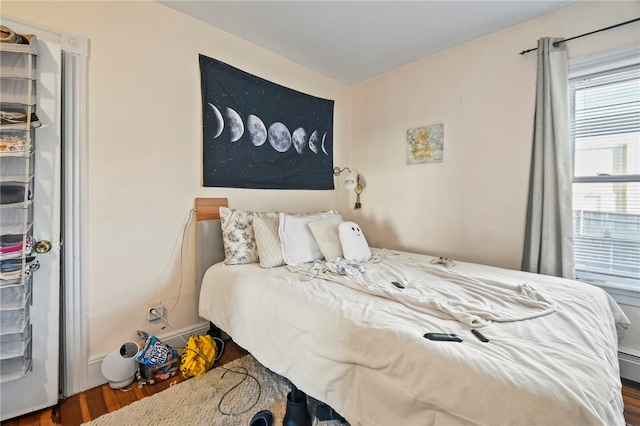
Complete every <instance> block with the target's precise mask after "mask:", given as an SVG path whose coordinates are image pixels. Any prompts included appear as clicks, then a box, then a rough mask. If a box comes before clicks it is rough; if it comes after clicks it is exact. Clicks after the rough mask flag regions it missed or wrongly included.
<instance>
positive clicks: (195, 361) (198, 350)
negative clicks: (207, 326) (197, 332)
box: [180, 334, 216, 379]
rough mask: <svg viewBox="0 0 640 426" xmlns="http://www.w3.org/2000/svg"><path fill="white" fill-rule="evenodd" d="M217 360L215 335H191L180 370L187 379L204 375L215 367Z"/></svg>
mask: <svg viewBox="0 0 640 426" xmlns="http://www.w3.org/2000/svg"><path fill="white" fill-rule="evenodd" d="M215 360H216V342H215V340H213V337H211V336H209V335H208V334H207V335H204V336H191V337H189V341H188V342H187V346H186V347H185V348H184V352H182V356H181V359H180V371H182V376H183V377H184V378H185V379H187V378H189V377H198V376H202V375H203V374H204V373H206V372H207V371H209V370H210V369H211V367H213V363H214V362H215Z"/></svg>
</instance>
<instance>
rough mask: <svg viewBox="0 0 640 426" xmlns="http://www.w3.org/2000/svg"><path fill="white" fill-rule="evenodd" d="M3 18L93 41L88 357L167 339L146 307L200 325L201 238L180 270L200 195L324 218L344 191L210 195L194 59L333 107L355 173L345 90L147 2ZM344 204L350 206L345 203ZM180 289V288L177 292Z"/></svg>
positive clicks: (29, 8)
mask: <svg viewBox="0 0 640 426" xmlns="http://www.w3.org/2000/svg"><path fill="white" fill-rule="evenodd" d="M2 13H3V14H7V15H10V16H14V17H17V18H20V19H23V20H27V21H30V22H34V23H36V24H40V25H44V26H47V27H50V28H54V29H58V30H61V31H64V32H70V33H75V34H80V35H85V36H87V37H88V38H89V39H90V59H89V111H88V114H89V165H88V170H89V182H88V188H89V193H88V194H86V195H87V197H88V203H89V248H88V249H89V253H88V258H89V281H88V282H87V283H83V284H85V285H86V286H87V289H88V291H89V334H90V355H96V354H100V353H103V352H107V351H111V350H113V349H114V348H116V347H117V346H118V345H120V344H121V342H123V341H127V340H131V339H133V338H135V333H136V330H137V329H143V330H146V331H149V332H151V333H154V334H156V335H158V336H161V335H163V334H167V333H171V332H172V330H171V329H170V328H165V329H163V328H162V326H163V324H162V323H161V322H158V323H157V324H156V323H153V324H150V323H148V322H147V320H146V306H147V303H149V302H152V301H156V300H159V301H161V302H162V303H163V304H164V305H165V307H167V308H168V309H170V308H171V307H172V306H173V305H174V304H175V303H176V300H177V297H178V294H180V299H179V301H178V304H177V306H176V308H175V310H173V311H172V312H171V314H170V315H169V319H170V321H171V324H172V326H173V327H175V328H176V329H182V328H187V327H190V326H193V325H195V324H197V323H199V322H201V320H200V319H199V318H198V315H197V306H196V294H195V283H194V279H193V274H194V273H195V272H194V271H195V255H194V236H195V235H194V228H195V227H193V226H192V227H190V228H189V232H188V237H189V240H188V241H187V248H188V249H186V250H184V252H183V266H182V270H180V244H181V241H180V239H179V234H180V232H181V230H182V226H183V222H184V221H185V218H186V217H187V213H188V211H189V209H191V208H192V207H193V204H194V199H195V198H196V197H227V198H229V204H230V206H231V207H236V208H249V209H260V210H289V211H296V212H300V211H317V210H327V209H331V208H336V207H338V201H340V200H339V198H338V194H337V191H273V190H239V189H224V188H204V187H202V186H201V175H202V171H201V169H202V167H201V162H202V148H201V146H202V142H201V141H202V135H201V128H202V118H201V117H202V115H201V108H200V102H201V98H200V74H199V65H198V54H200V53H201V54H204V55H207V56H210V57H212V58H216V59H219V60H221V61H224V62H226V63H229V64H231V65H233V66H235V67H237V68H240V69H242V70H245V71H247V72H250V73H252V74H255V75H258V76H260V77H263V78H265V79H268V80H271V81H273V82H276V83H279V84H282V85H284V86H287V87H290V88H292V89H295V90H299V91H302V92H305V93H308V94H311V95H314V96H318V97H321V98H326V99H333V100H335V111H334V141H335V143H334V149H335V154H334V162H335V163H336V164H340V165H346V164H348V137H349V114H350V113H349V88H348V87H347V86H344V85H343V84H340V83H337V82H335V81H333V80H331V79H328V78H326V77H324V76H322V75H320V74H317V73H315V72H312V71H310V70H308V69H306V68H304V67H301V66H300V65H298V64H295V63H293V62H290V61H288V60H285V59H283V58H282V57H279V56H277V55H275V54H273V53H270V52H268V51H266V50H264V49H261V48H258V47H256V46H255V45H252V44H249V43H247V42H244V41H243V40H241V39H239V38H236V37H234V36H231V35H230V34H228V33H225V32H223V31H220V30H218V29H216V28H213V27H211V26H208V25H205V24H204V23H202V22H200V21H198V20H196V19H193V18H189V17H187V16H185V15H182V14H181V13H178V12H176V11H174V10H172V9H169V8H167V7H165V6H163V5H161V4H158V3H156V2H150V1H128V2H102V1H91V2H57V1H45V2H21V1H17V2H11V1H4V0H3V2H2ZM341 204H343V205H346V198H345V199H344V201H342V202H341ZM180 285H182V287H180Z"/></svg>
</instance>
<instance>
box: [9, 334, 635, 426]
mask: <svg viewBox="0 0 640 426" xmlns="http://www.w3.org/2000/svg"><path fill="white" fill-rule="evenodd" d="M247 353H248V352H247V351H245V350H244V349H242V348H241V347H240V346H238V345H236V344H235V343H233V342H232V341H229V342H227V344H226V346H225V351H224V353H223V354H222V356H221V357H220V359H219V360H218V361H217V362H216V365H215V366H216V367H217V366H218V365H223V364H226V363H227V362H231V361H233V360H235V359H238V358H240V357H242V356H244V355H246V354H247ZM182 380H183V379H182V376H180V375H177V376H175V377H172V378H171V379H169V380H165V381H164V382H160V383H156V384H154V385H147V386H143V387H142V388H138V386H136V385H135V384H134V385H132V386H130V387H129V388H128V389H130V390H129V391H128V392H123V391H120V390H114V389H111V388H110V387H109V385H108V384H104V385H102V386H98V387H96V388H93V389H89V390H88V391H85V392H82V393H79V394H77V395H73V396H72V397H69V398H66V399H64V400H62V401H60V403H59V404H58V405H56V406H55V407H52V408H48V409H45V410H41V411H38V412H36V413H32V414H27V415H24V416H21V417H17V418H15V419H12V420H8V421H5V422H2V426H40V425H42V426H46V425H49V426H50V425H65V426H76V425H80V424H81V423H84V422H88V421H90V420H93V419H95V418H97V417H99V416H101V415H103V414H106V413H109V412H111V411H115V410H117V409H119V408H122V407H124V406H125V405H128V404H131V403H132V402H135V401H138V400H140V399H142V398H144V397H147V396H150V395H153V394H154V393H156V392H160V391H163V390H165V389H166V388H168V387H169V386H170V385H171V383H173V382H175V381H182ZM622 397H623V399H624V417H625V420H626V421H627V425H629V426H640V384H638V383H634V382H626V381H625V382H623V384H622Z"/></svg>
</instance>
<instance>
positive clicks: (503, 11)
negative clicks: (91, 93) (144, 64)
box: [158, 0, 578, 85]
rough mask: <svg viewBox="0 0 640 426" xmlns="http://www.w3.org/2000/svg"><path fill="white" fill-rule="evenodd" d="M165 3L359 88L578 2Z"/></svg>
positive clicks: (183, 0) (167, 0)
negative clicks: (393, 70) (451, 49)
mask: <svg viewBox="0 0 640 426" xmlns="http://www.w3.org/2000/svg"><path fill="white" fill-rule="evenodd" d="M158 1H159V2H160V3H162V4H164V5H166V6H168V7H170V8H173V9H175V10H178V11H181V12H184V13H186V14H188V15H190V16H193V17H194V18H197V19H200V20H202V21H204V22H207V23H209V24H211V25H213V26H216V27H218V28H220V29H222V30H224V31H227V32H229V33H231V34H234V35H236V36H238V37H240V38H242V39H244V40H247V41H249V42H251V43H254V44H256V45H258V46H261V47H263V48H265V49H268V50H270V51H272V52H274V53H277V54H278V55H280V56H283V57H285V58H288V59H290V60H292V61H294V62H297V63H299V64H302V65H304V66H306V67H308V68H310V69H313V70H315V71H317V72H319V73H321V74H324V75H326V76H328V77H331V78H333V79H335V80H338V81H340V82H343V83H345V84H348V85H352V84H356V83H359V82H362V81H364V80H367V79H370V78H372V77H375V76H377V75H380V74H383V73H385V72H387V71H390V70H392V69H394V68H397V67H399V66H402V65H405V64H408V63H410V62H413V61H415V60H417V59H420V58H423V57H425V56H428V55H431V54H433V53H435V52H438V51H440V50H444V49H447V48H450V47H453V46H456V45H459V44H462V43H465V42H467V41H469V40H473V39H475V38H478V37H481V36H484V35H487V34H491V33H494V32H496V31H499V30H502V29H504V28H508V27H511V26H513V25H517V24H519V23H521V22H524V21H527V20H529V19H533V18H536V17H538V16H542V15H546V14H548V13H551V12H554V11H556V10H558V9H561V8H563V7H566V6H569V5H572V4H575V3H577V1H578V0H569V1H546V0H530V1H483V0H476V1H456V0H454V1H452V0H450V1H217V0H214V1H202V0H200V1H197V0H196V1H190V0H158ZM531 43H532V45H535V43H536V40H531ZM529 47H532V46H528V45H527V46H522V48H523V49H526V48H529ZM533 47H535V46H533ZM516 53H518V52H514V54H516Z"/></svg>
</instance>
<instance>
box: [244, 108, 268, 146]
mask: <svg viewBox="0 0 640 426" xmlns="http://www.w3.org/2000/svg"><path fill="white" fill-rule="evenodd" d="M247 131H248V132H249V136H250V137H251V143H252V144H253V145H254V146H262V144H264V143H265V142H266V141H267V128H266V127H265V125H264V123H263V122H262V120H260V117H258V116H256V115H253V114H250V115H249V117H247Z"/></svg>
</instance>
